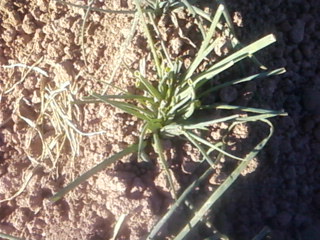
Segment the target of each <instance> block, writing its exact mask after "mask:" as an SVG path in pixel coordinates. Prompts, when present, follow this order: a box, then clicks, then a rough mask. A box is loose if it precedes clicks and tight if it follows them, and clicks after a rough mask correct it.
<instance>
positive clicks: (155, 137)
mask: <svg viewBox="0 0 320 240" xmlns="http://www.w3.org/2000/svg"><path fill="white" fill-rule="evenodd" d="M153 141H154V145H155V151H156V152H157V154H158V156H159V159H160V162H161V164H162V166H163V168H164V170H165V172H166V175H167V178H168V181H169V185H170V188H171V194H172V197H173V199H175V200H176V199H177V194H176V190H175V187H174V184H173V180H172V176H171V173H170V170H169V166H168V163H167V161H166V159H165V156H164V154H163V148H162V144H161V140H160V138H159V134H158V133H154V134H153Z"/></svg>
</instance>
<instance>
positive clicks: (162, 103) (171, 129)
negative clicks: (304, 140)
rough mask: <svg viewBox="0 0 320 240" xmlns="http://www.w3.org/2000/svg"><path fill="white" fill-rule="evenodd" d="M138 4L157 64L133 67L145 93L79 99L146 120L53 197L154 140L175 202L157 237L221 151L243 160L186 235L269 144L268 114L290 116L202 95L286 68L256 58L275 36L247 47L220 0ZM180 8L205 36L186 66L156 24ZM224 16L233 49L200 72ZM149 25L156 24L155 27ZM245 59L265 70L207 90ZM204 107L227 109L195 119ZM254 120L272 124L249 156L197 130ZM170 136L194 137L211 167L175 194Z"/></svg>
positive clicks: (139, 151)
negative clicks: (211, 4) (211, 11)
mask: <svg viewBox="0 0 320 240" xmlns="http://www.w3.org/2000/svg"><path fill="white" fill-rule="evenodd" d="M135 4H136V9H137V14H138V15H139V16H140V21H141V24H142V26H143V29H144V33H145V35H146V37H147V39H148V45H149V47H150V50H151V54H152V59H153V63H154V77H153V79H148V77H147V76H146V75H145V74H144V73H143V72H139V71H133V76H134V77H135V78H136V86H137V88H138V89H140V91H142V92H143V94H141V95H135V94H130V93H129V92H126V91H123V90H121V91H122V92H121V94H119V95H104V94H98V93H93V94H92V96H90V97H88V98H86V99H82V100H81V101H76V103H81V104H83V103H88V102H97V103H98V102H104V103H107V104H110V105H112V106H114V107H116V108H119V109H121V110H122V111H124V112H126V113H128V114H131V115H133V116H135V117H137V118H139V119H140V120H142V121H143V125H142V128H141V132H140V138H139V142H138V143H136V144H134V145H131V146H129V147H127V148H126V149H124V150H123V151H121V152H119V153H117V154H115V155H113V156H111V157H110V158H108V159H106V160H104V161H103V162H101V163H100V164H99V165H97V166H95V167H94V168H92V169H91V170H89V171H88V172H86V173H84V174H83V175H81V176H80V177H79V178H77V179H76V180H75V181H74V182H72V183H70V184H69V185H68V186H66V187H65V188H63V189H62V190H61V191H59V192H58V193H56V194H55V195H54V196H52V197H51V201H53V202H55V201H57V200H59V199H61V198H62V197H63V196H64V195H65V194H67V193H68V192H69V191H71V190H72V189H74V188H75V187H76V186H77V185H79V184H80V183H82V182H84V181H85V180H86V179H88V178H89V177H91V176H92V175H93V174H95V173H97V172H98V171H100V170H102V169H104V168H105V167H107V166H110V165H111V164H112V163H114V162H116V161H117V160H119V159H121V158H122V157H124V156H126V155H128V154H131V153H137V154H138V157H139V158H140V157H141V158H144V156H145V154H143V153H144V152H145V150H144V149H145V146H146V145H147V144H151V145H152V146H153V148H154V151H155V152H156V153H157V155H158V157H159V160H160V162H161V164H162V167H163V169H164V171H165V172H166V174H167V178H168V181H169V183H170V186H171V190H172V191H171V192H172V196H173V197H174V198H175V199H176V202H175V203H174V205H173V206H172V207H171V209H170V210H169V211H168V212H167V214H166V215H165V216H164V217H163V219H161V220H160V221H159V223H158V224H157V225H156V226H155V227H154V229H153V230H152V232H151V233H150V235H149V237H148V239H153V238H154V237H156V236H157V234H158V232H159V230H160V229H161V227H162V226H163V224H164V223H165V222H166V221H167V220H168V218H169V217H170V216H171V214H172V213H173V212H174V211H175V209H176V208H177V207H178V206H179V205H180V204H183V203H184V202H185V201H186V198H187V195H188V194H189V193H190V192H191V191H192V190H193V189H194V188H195V187H196V185H198V184H199V182H200V181H202V180H203V179H205V178H206V177H207V176H208V175H209V174H210V172H211V171H212V169H213V167H214V165H215V163H216V161H218V160H219V159H220V157H221V156H227V157H229V158H232V159H235V160H236V161H239V162H240V164H238V166H237V167H236V169H235V170H234V171H233V172H232V173H231V175H230V176H229V177H228V178H227V179H226V180H225V182H224V183H223V184H222V185H221V186H220V187H219V188H218V189H217V190H216V191H214V192H213V193H212V195H211V196H210V197H209V198H208V200H207V201H206V202H205V203H204V204H203V206H202V207H201V208H200V209H198V210H194V212H195V214H194V217H193V218H192V219H191V220H190V221H189V222H188V224H187V225H186V226H185V227H184V228H183V229H182V231H181V232H180V233H179V234H178V235H177V237H176V238H175V239H184V237H185V236H186V235H187V234H188V233H189V232H190V229H192V228H193V227H194V226H196V225H197V224H198V222H199V221H201V219H202V217H203V216H204V214H205V213H206V212H207V211H208V210H209V209H210V207H211V206H212V204H214V203H215V202H216V200H217V199H218V198H219V197H220V196H221V195H222V194H223V192H224V191H225V190H226V189H227V188H228V187H229V186H230V185H231V184H232V183H233V182H234V181H235V179H236V178H237V177H238V176H239V174H240V173H241V172H242V170H243V169H245V168H246V166H247V164H248V162H249V161H250V160H251V159H252V158H254V157H255V156H256V155H257V153H258V152H259V151H260V150H261V149H262V148H263V147H264V146H265V144H266V143H267V141H268V139H269V138H270V137H271V135H272V132H273V126H272V124H271V122H270V121H269V120H268V118H271V117H275V116H284V115H286V114H285V113H284V112H283V111H272V110H265V109H257V108H248V107H241V106H233V105H226V104H219V103H217V104H214V105H210V106H208V105H203V104H202V103H201V99H202V98H203V97H205V96H206V95H209V94H215V93H216V92H217V91H218V90H219V89H221V88H223V87H226V86H230V85H235V84H239V83H243V82H248V81H251V80H255V79H259V78H264V77H267V76H271V75H277V74H282V73H284V72H285V69H283V68H279V69H275V70H271V71H267V70H266V69H265V68H264V66H263V65H261V64H260V63H259V61H258V60H257V59H256V58H255V57H254V54H255V53H256V52H257V51H259V50H261V49H263V48H265V47H267V46H268V45H270V44H272V43H273V42H275V37H274V36H273V35H267V36H265V37H263V38H261V39H259V40H257V41H255V42H253V43H251V44H249V45H248V46H245V47H243V46H242V45H241V44H240V42H239V41H238V40H237V39H236V37H235V35H234V31H233V27H232V22H231V20H230V16H229V14H228V12H227V11H226V9H225V5H224V4H223V2H222V1H220V4H219V6H218V9H217V11H216V13H215V15H214V16H213V17H212V16H210V15H208V14H206V13H205V12H203V11H202V10H200V9H199V8H197V7H195V6H193V5H191V4H189V2H188V1H180V2H175V1H167V2H166V1H165V2H163V1H152V7H151V8H145V9H142V8H141V6H140V4H139V1H138V0H135ZM180 7H184V8H185V9H187V10H188V11H189V13H190V14H193V16H194V17H195V18H197V19H200V20H201V21H197V22H198V26H199V29H200V32H201V36H202V37H203V39H202V42H201V46H200V48H199V49H198V50H197V53H196V56H195V58H194V59H193V60H192V61H191V64H190V66H189V67H188V68H187V69H184V68H183V62H182V61H181V60H180V59H179V58H176V59H172V57H171V56H170V54H169V53H168V50H167V49H166V46H165V44H164V43H163V42H162V41H161V36H160V33H159V31H158V30H157V25H156V15H159V14H161V13H162V11H167V12H169V14H170V11H171V10H172V9H177V8H180ZM205 21H209V23H210V24H209V26H208V27H206V26H205V25H203V22H205ZM222 21H223V22H225V23H226V24H227V26H228V28H227V29H226V30H225V31H228V34H229V36H230V38H231V39H232V43H233V47H234V52H233V53H231V54H230V55H229V56H227V57H225V58H224V59H222V60H220V61H218V62H216V63H214V64H213V65H211V66H208V67H206V69H205V70H203V71H199V66H200V64H202V63H203V62H204V60H205V59H206V58H207V57H209V55H210V53H211V52H212V51H213V49H214V47H215V42H214V38H215V36H216V31H217V29H222V24H221V22H222ZM150 28H152V30H151V29H150ZM205 29H207V30H205ZM151 31H152V34H154V33H155V34H156V36H155V37H154V36H153V35H152V34H151ZM246 58H251V59H252V60H253V61H254V62H255V63H257V64H258V66H260V68H262V69H264V71H263V72H262V73H259V74H255V75H251V76H248V77H244V78H239V79H235V80H232V81H228V82H224V83H222V84H219V85H216V86H214V87H212V88H209V89H207V90H206V91H203V86H204V85H205V84H206V83H208V82H209V81H214V80H215V79H214V78H215V77H216V76H217V75H218V74H220V73H222V72H224V71H226V70H227V69H229V68H230V67H232V66H234V65H235V64H237V63H238V62H240V61H241V60H243V59H246ZM149 75H150V74H149ZM149 75H148V76H149ZM127 100H129V101H127ZM204 109H206V110H208V109H211V110H212V111H215V110H223V111H224V112H225V116H224V117H221V118H216V119H210V120H202V119H200V118H196V117H195V116H196V115H197V114H196V113H197V111H201V110H204ZM231 110H238V112H239V113H241V114H228V112H231ZM254 121H261V122H264V123H265V124H267V125H268V126H269V127H270V133H269V134H268V136H266V137H265V138H264V139H262V140H261V142H260V143H259V144H258V145H257V146H255V147H254V148H253V150H252V151H251V152H249V153H248V154H247V155H246V156H245V157H239V156H235V155H233V154H231V153H229V152H227V151H226V150H225V146H224V143H223V142H219V143H216V144H213V143H211V142H209V141H208V140H206V139H204V138H202V137H201V136H199V135H198V134H197V133H196V132H199V131H206V130H208V127H209V126H210V125H212V124H215V123H221V122H228V123H230V126H229V132H230V131H231V130H232V129H233V128H234V127H235V126H236V125H237V124H239V123H245V122H254ZM171 137H182V138H183V139H186V140H187V141H189V142H191V143H192V144H193V145H194V147H195V148H197V149H198V150H199V151H200V152H201V154H202V156H203V158H204V160H205V161H206V162H207V163H208V165H209V167H208V170H207V172H206V173H204V174H203V176H201V177H200V178H199V179H198V180H197V181H195V182H194V183H192V184H191V185H190V186H189V187H188V188H187V189H186V190H185V191H184V192H183V193H182V194H181V195H180V196H177V193H176V192H175V189H174V184H173V180H172V176H171V172H170V170H169V169H170V166H168V163H167V159H166V157H165V155H164V153H163V145H162V142H161V140H162V139H164V138H171ZM213 151H216V152H217V156H218V157H216V158H213V157H211V156H212V155H211V154H210V153H211V152H213Z"/></svg>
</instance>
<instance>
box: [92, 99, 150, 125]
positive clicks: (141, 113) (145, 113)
mask: <svg viewBox="0 0 320 240" xmlns="http://www.w3.org/2000/svg"><path fill="white" fill-rule="evenodd" d="M92 96H94V97H97V98H98V99H100V100H102V101H104V102H106V103H109V104H110V105H112V106H114V107H117V108H119V109H121V110H122V111H124V112H126V113H129V114H131V115H134V116H136V117H137V118H140V119H142V120H145V121H150V118H153V117H154V113H153V112H151V111H149V110H146V109H143V108H139V107H137V106H135V105H133V104H130V103H125V102H119V101H112V100H108V99H105V98H100V97H99V96H98V95H95V94H93V95H92Z"/></svg>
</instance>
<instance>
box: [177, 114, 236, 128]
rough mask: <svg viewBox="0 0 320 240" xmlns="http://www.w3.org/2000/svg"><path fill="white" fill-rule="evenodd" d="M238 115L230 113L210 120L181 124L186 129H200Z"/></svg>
mask: <svg viewBox="0 0 320 240" xmlns="http://www.w3.org/2000/svg"><path fill="white" fill-rule="evenodd" d="M238 117H239V115H238V114H235V115H231V116H228V117H224V118H218V119H213V120H210V121H204V122H199V123H195V124H188V125H183V128H184V129H186V130H192V129H202V128H203V127H208V126H210V125H212V124H215V123H220V122H226V121H230V120H233V119H237V118H238Z"/></svg>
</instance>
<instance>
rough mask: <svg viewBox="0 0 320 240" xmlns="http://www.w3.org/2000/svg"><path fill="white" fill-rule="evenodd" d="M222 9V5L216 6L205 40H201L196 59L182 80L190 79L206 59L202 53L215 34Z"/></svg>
mask: <svg viewBox="0 0 320 240" xmlns="http://www.w3.org/2000/svg"><path fill="white" fill-rule="evenodd" d="M223 9H224V7H223V6H222V5H219V6H218V9H217V11H216V14H215V15H214V18H213V20H212V23H211V25H210V28H209V31H208V33H207V36H206V38H205V39H204V40H203V42H202V43H201V47H200V49H199V51H198V53H197V56H196V58H195V59H194V60H193V62H192V63H191V65H190V67H189V68H188V70H187V72H186V74H185V76H184V79H188V78H190V77H191V76H192V75H193V74H194V72H195V70H196V69H197V68H198V66H199V64H200V63H201V62H202V61H203V59H204V58H205V57H206V55H204V54H203V53H204V51H205V50H206V48H207V47H208V45H209V43H210V40H211V39H212V37H213V35H214V33H215V30H216V27H217V24H218V22H219V20H220V18H221V15H222V12H223Z"/></svg>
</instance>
